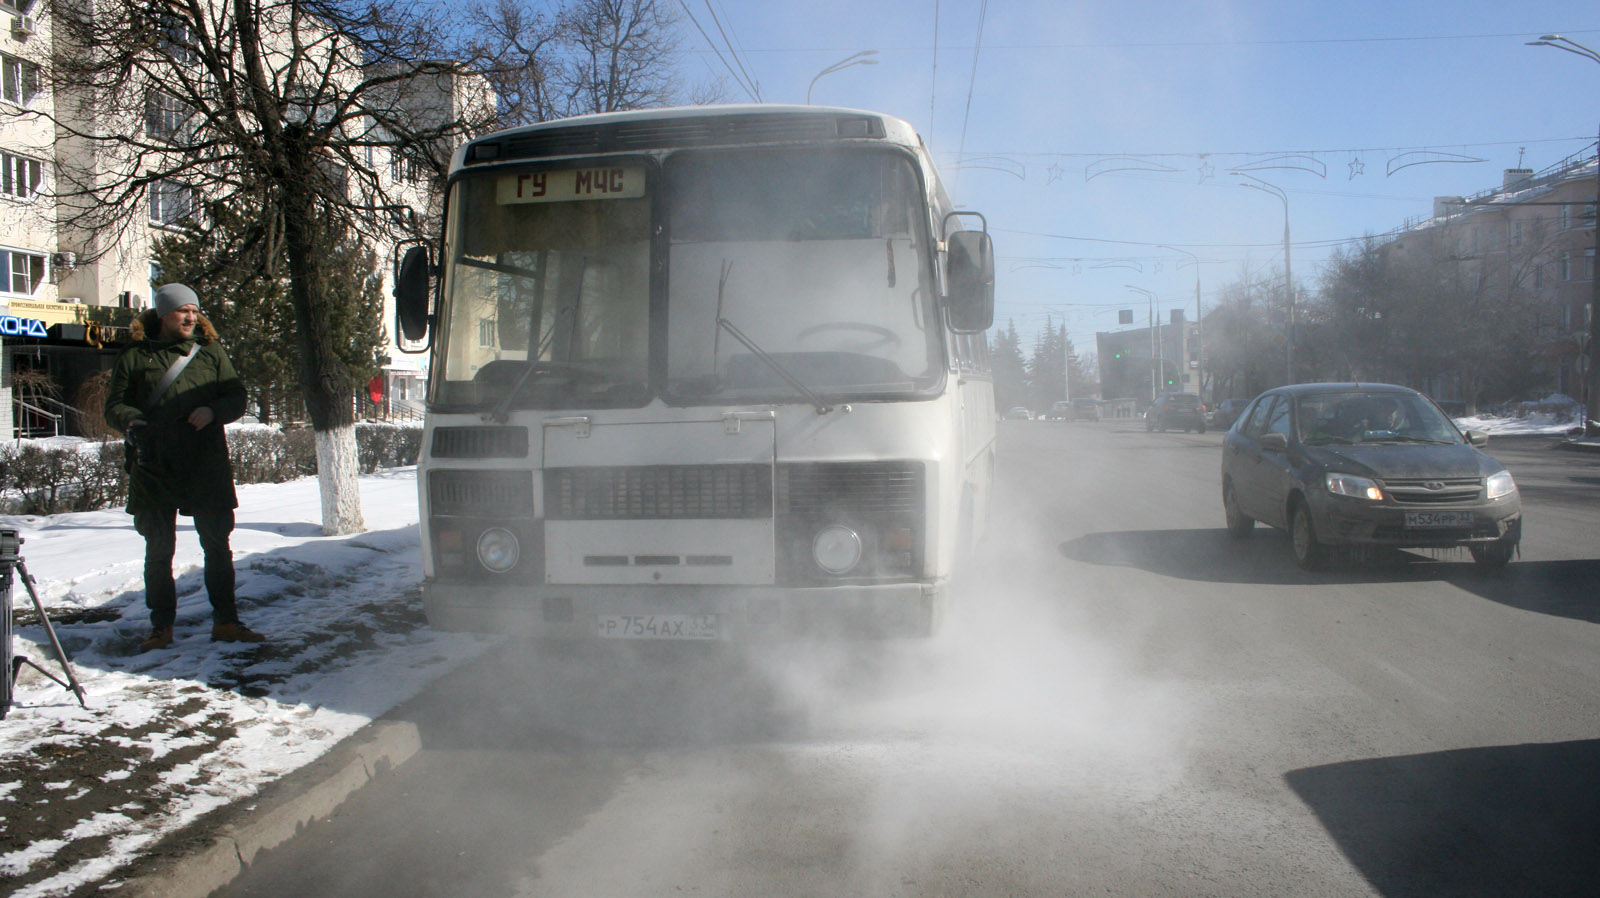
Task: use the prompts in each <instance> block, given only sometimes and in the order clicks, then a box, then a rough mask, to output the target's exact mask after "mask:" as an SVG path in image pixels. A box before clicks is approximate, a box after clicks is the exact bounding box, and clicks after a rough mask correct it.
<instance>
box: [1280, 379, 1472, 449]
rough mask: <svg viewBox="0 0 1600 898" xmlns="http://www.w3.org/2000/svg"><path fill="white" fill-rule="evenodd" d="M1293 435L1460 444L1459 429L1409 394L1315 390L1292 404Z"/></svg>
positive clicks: (1310, 441) (1309, 439) (1324, 440)
mask: <svg viewBox="0 0 1600 898" xmlns="http://www.w3.org/2000/svg"><path fill="white" fill-rule="evenodd" d="M1295 421H1296V425H1295V426H1296V434H1297V436H1298V438H1299V440H1300V442H1302V443H1304V444H1306V445H1308V446H1319V445H1330V444H1336V445H1353V444H1356V443H1408V442H1409V443H1460V442H1461V441H1462V438H1461V433H1460V431H1458V430H1456V427H1455V425H1454V424H1452V423H1450V419H1448V418H1446V417H1445V416H1444V415H1443V414H1442V413H1440V411H1439V410H1438V408H1436V407H1435V406H1434V405H1433V403H1431V402H1429V401H1428V400H1427V399H1425V398H1423V397H1422V396H1420V395H1417V394H1414V393H1398V392H1362V391H1349V392H1338V393H1315V394H1312V395H1309V396H1301V397H1300V398H1299V399H1297V400H1296V403H1295Z"/></svg>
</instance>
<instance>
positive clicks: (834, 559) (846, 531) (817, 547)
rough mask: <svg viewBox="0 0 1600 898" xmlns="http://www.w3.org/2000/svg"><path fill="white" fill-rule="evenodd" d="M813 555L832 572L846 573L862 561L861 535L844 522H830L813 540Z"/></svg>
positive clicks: (823, 567)
mask: <svg viewBox="0 0 1600 898" xmlns="http://www.w3.org/2000/svg"><path fill="white" fill-rule="evenodd" d="M811 557H812V559H813V560H815V561H816V563H817V567H820V568H822V569H823V570H825V571H827V572H828V573H830V574H846V573H849V572H850V570H851V569H852V568H854V567H855V566H856V565H857V564H859V563H860V562H861V535H860V534H858V533H856V532H855V531H854V530H851V529H850V528H849V527H846V526H844V525H843V524H829V525H828V526H826V527H824V528H822V529H821V530H820V531H818V532H817V536H816V538H815V539H813V540H812V541H811Z"/></svg>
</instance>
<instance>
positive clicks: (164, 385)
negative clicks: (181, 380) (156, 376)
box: [144, 340, 200, 412]
mask: <svg viewBox="0 0 1600 898" xmlns="http://www.w3.org/2000/svg"><path fill="white" fill-rule="evenodd" d="M199 351H200V341H199V340H196V341H195V342H193V343H190V344H189V351H188V352H186V353H184V354H183V355H181V356H178V359H177V361H174V362H173V363H172V367H170V368H168V369H167V373H166V374H163V375H161V382H160V383H158V384H156V388H155V391H154V392H152V393H151V394H150V398H149V399H147V400H145V403H144V410H145V411H147V412H153V411H155V408H156V403H158V402H160V401H161V397H163V396H165V395H167V390H169V389H171V387H172V384H173V383H174V382H175V381H177V379H178V375H179V374H181V373H182V372H183V369H184V368H185V367H186V366H187V365H188V364H189V361H190V360H191V359H193V358H194V355H195V353H196V352H199Z"/></svg>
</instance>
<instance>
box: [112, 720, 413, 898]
mask: <svg viewBox="0 0 1600 898" xmlns="http://www.w3.org/2000/svg"><path fill="white" fill-rule="evenodd" d="M421 749H422V737H421V735H420V734H419V733H418V732H417V727H416V724H413V723H410V722H408V721H375V722H373V723H370V724H368V725H367V726H365V727H363V728H361V729H360V730H358V731H357V732H356V733H355V734H354V735H352V736H351V737H350V738H348V739H346V740H344V741H343V742H341V743H339V744H338V745H336V746H334V748H333V749H332V750H330V751H329V752H328V753H327V754H326V755H323V756H322V757H321V758H318V759H317V760H316V761H313V762H312V763H310V764H308V765H306V766H305V767H304V768H302V769H300V770H297V771H295V772H293V773H291V774H289V775H288V776H285V777H284V778H282V779H279V780H276V781H274V782H273V783H271V784H270V785H268V786H267V787H266V788H264V789H262V790H261V794H260V795H259V796H257V797H256V798H255V800H253V801H251V802H249V803H247V804H244V805H242V806H240V807H238V808H230V809H228V810H227V811H226V812H225V813H224V815H223V816H222V817H221V818H219V819H214V820H213V821H212V822H211V825H206V824H205V823H201V824H199V825H197V827H191V828H188V829H189V831H190V833H191V835H189V836H187V837H185V836H182V835H180V836H178V837H176V838H175V839H173V840H169V841H167V842H164V843H163V844H162V845H160V846H158V847H157V849H156V850H154V851H152V852H150V854H149V855H147V858H146V859H145V860H143V861H141V862H139V863H138V864H137V865H136V867H135V869H134V871H133V873H132V875H130V876H128V877H127V878H126V879H124V880H123V881H122V883H121V884H120V885H119V886H118V887H116V888H115V889H114V890H111V892H110V894H112V895H115V896H118V898H206V896H207V895H210V894H212V893H213V892H215V891H216V890H218V889H221V888H223V887H225V886H227V885H228V884H229V883H231V882H233V880H234V878H235V877H237V876H238V875H239V874H240V873H241V872H243V871H244V869H245V868H246V867H248V866H249V865H250V864H251V863H252V862H254V861H255V859H256V856H257V855H258V854H260V853H261V852H263V851H265V850H267V849H269V848H275V847H277V846H279V845H282V844H283V843H284V842H287V841H288V840H290V839H292V838H294V837H295V836H296V835H297V834H299V832H300V831H301V830H302V829H304V828H305V827H306V825H308V824H310V823H312V822H314V821H316V820H319V819H322V818H325V817H327V816H329V815H330V814H332V813H333V812H334V811H335V810H337V809H338V807H339V805H341V804H343V803H344V801H345V800H346V799H348V798H349V797H350V796H351V795H354V794H355V793H356V792H357V791H358V790H360V789H361V787H363V786H365V785H366V784H367V783H369V782H371V781H372V780H373V779H375V778H377V777H379V776H382V775H383V774H385V773H387V772H389V771H391V770H393V769H395V768H396V767H399V766H400V765H402V764H404V763H405V762H406V761H409V760H410V759H411V758H412V757H413V756H414V755H416V753H417V752H419V751H421ZM195 829H199V830H201V831H203V832H204V835H196V834H194V831H195Z"/></svg>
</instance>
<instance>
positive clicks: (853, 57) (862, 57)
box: [806, 50, 878, 106]
mask: <svg viewBox="0 0 1600 898" xmlns="http://www.w3.org/2000/svg"><path fill="white" fill-rule="evenodd" d="M877 55H878V51H877V50H862V51H861V52H859V53H852V54H850V55H849V56H846V57H845V58H843V59H841V60H839V61H838V62H836V63H834V64H833V65H830V66H828V67H827V68H825V69H823V70H822V71H820V72H818V73H817V77H816V78H812V79H811V83H810V84H808V85H806V105H807V106H810V105H811V88H813V87H816V86H817V78H821V77H822V76H823V75H831V74H833V73H834V72H837V71H839V70H840V69H848V68H850V67H851V66H853V65H877V64H878V61H877V60H876V59H868V58H867V57H869V56H877Z"/></svg>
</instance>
